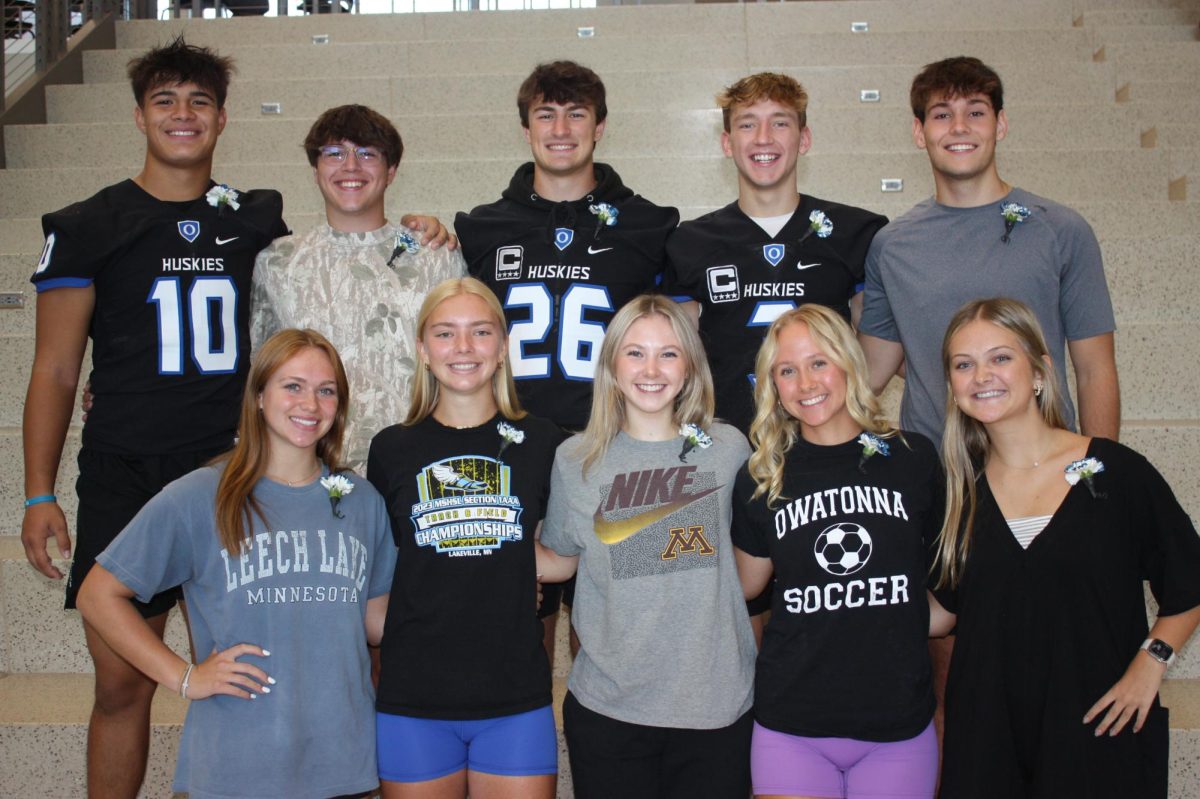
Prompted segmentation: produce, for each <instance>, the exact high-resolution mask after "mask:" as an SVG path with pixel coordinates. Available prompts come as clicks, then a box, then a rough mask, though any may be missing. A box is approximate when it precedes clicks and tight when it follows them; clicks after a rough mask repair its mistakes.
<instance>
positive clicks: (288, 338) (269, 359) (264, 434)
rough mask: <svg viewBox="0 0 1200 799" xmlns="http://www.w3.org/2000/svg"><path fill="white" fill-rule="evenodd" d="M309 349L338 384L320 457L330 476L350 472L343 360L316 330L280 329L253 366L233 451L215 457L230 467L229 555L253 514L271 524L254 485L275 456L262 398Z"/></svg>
mask: <svg viewBox="0 0 1200 799" xmlns="http://www.w3.org/2000/svg"><path fill="white" fill-rule="evenodd" d="M308 349H313V350H319V351H320V352H322V353H324V354H325V357H327V358H328V359H329V363H330V364H331V365H332V366H333V377H334V382H335V383H336V386H337V411H336V412H335V413H334V416H333V425H332V426H330V428H329V432H327V433H326V434H325V435H324V436H322V437H321V440H320V441H318V442H317V453H316V454H317V458H319V459H320V460H321V462H322V463H324V464H325V466H327V467H328V468H329V471H330V473H334V472H339V471H344V470H345V469H346V466H345V465H344V464H342V462H341V460H342V436H343V435H344V434H345V432H346V415H347V414H348V413H349V412H350V383H349V382H348V381H347V380H346V369H345V367H344V366H342V359H341V358H340V357H339V356H338V351H337V349H336V348H334V346H333V345H332V344H330V343H329V339H327V338H325V337H324V336H322V335H321V334H320V333H318V332H317V331H315V330H309V329H304V330H298V329H296V328H288V329H286V330H280V331H279V332H278V333H276V334H275V335H273V336H271V337H270V338H269V339H267V340H266V341H265V342H263V345H262V346H261V347H259V348H258V352H256V353H255V354H254V361H253V362H252V363H251V364H250V373H249V375H247V377H246V387H245V388H244V389H243V390H242V410H241V418H240V420H239V421H238V438H237V443H236V444H234V447H233V449H232V450H230V451H229V452H226V453H224V454H223V455H219V456H217V457H216V458H214V459H213V463H221V462H224V463H225V469H224V470H223V471H222V472H221V479H220V480H219V481H218V482H217V498H216V517H217V538H219V539H220V541H221V546H222V547H223V548H224V549H225V551H226V552H228V553H229V554H230V555H235V554H237V553H239V552H241V551H242V547H243V545H244V543H245V540H246V533H247V532H248V530H247V528H248V526H249V525H250V524H251V523H252V522H251V518H252V516H257V517H258V518H260V519H262V520H263V521H264V522H265V521H266V517H264V516H263V512H262V507H261V506H260V505H259V504H258V501H257V500H256V499H255V498H254V486H255V485H256V484H257V483H258V481H259V480H260V479H261V478H262V476H263V475H265V474H266V473H267V461H268V460H269V459H270V454H271V452H270V450H271V441H270V438H269V436H270V429H269V428H268V427H267V422H266V420H265V419H264V418H263V415H262V413H261V412H260V410H259V406H258V400H259V397H260V396H262V393H263V391H264V390H265V389H266V387H267V383H268V382H270V380H271V377H272V376H273V375H274V374H275V373H276V372H277V371H279V369H280V368H281V367H283V365H284V364H285V363H287V362H288V361H290V360H291V359H292V358H294V357H296V356H297V355H299V354H301V353H302V352H304V350H308Z"/></svg>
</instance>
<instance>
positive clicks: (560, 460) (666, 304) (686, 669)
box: [538, 295, 754, 799]
mask: <svg viewBox="0 0 1200 799" xmlns="http://www.w3.org/2000/svg"><path fill="white" fill-rule="evenodd" d="M748 454H749V446H748V445H747V443H746V440H745V438H743V437H742V435H741V434H740V433H739V432H738V431H737V430H736V429H734V428H732V427H730V426H729V425H725V424H721V423H717V422H714V421H713V388H712V378H711V376H710V373H709V369H708V362H707V359H706V358H705V355H704V350H703V347H702V345H701V344H700V341H699V337H698V334H697V333H696V331H695V328H694V327H693V326H692V324H691V322H690V320H688V319H687V317H686V316H684V314H683V312H682V311H681V310H680V309H679V308H678V306H677V305H676V303H674V302H673V301H671V300H670V299H669V298H666V297H663V296H652V295H644V296H641V297H638V298H636V299H634V300H633V301H631V302H630V303H629V304H628V305H626V306H625V307H624V308H622V309H621V310H620V311H619V312H618V313H617V315H616V316H615V317H614V318H613V321H612V323H611V324H610V325H609V328H608V333H607V335H606V336H605V338H604V343H603V345H602V346H601V350H600V357H599V361H598V365H597V371H596V375H595V383H594V388H593V400H592V412H591V417H590V419H589V421H588V426H587V428H586V430H585V431H584V432H583V433H582V434H581V435H578V436H575V437H574V438H572V439H570V440H568V441H567V442H565V443H564V444H562V445H561V446H560V447H559V448H558V453H557V457H556V459H555V462H554V471H553V473H552V476H551V486H550V503H549V507H548V510H547V514H546V521H545V526H544V528H543V531H542V538H541V543H542V544H543V545H544V546H543V547H541V548H540V550H539V564H538V571H539V572H541V573H542V575H543V579H544V580H546V581H549V582H553V581H556V580H561V579H566V578H567V577H569V576H570V575H571V574H573V573H575V572H576V570H578V584H577V588H576V595H575V604H574V605H573V607H572V615H573V622H574V625H575V629H576V630H577V631H578V633H579V639H580V643H581V649H580V652H579V654H578V656H577V657H576V659H575V664H574V667H573V669H572V671H571V677H570V681H569V685H568V688H569V693H568V695H567V699H566V702H565V704H564V706H563V722H564V732H565V734H566V738H567V744H568V746H569V750H570V760H571V772H572V779H573V781H574V785H575V796H576V797H578V799H588V797H612V796H689V797H714V798H720V799H724V798H725V797H728V798H729V799H744V797H745V796H746V795H747V794H748V793H749V788H750V783H749V735H750V723H751V722H750V716H749V712H748V711H749V709H750V706H751V704H752V702H753V696H752V678H753V668H754V637H753V634H752V633H751V630H750V622H749V618H748V616H747V614H746V605H745V602H744V600H743V596H742V590H741V587H740V585H739V584H738V578H737V569H736V565H735V563H734V559H733V548H732V545H731V544H730V540H729V525H730V516H731V504H730V503H731V497H732V492H733V482H734V477H735V475H736V472H737V470H738V468H739V467H740V466H741V464H742V463H743V462H744V461H745V459H746V457H747V455H748Z"/></svg>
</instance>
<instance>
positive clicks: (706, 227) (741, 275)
mask: <svg viewBox="0 0 1200 799" xmlns="http://www.w3.org/2000/svg"><path fill="white" fill-rule="evenodd" d="M814 211H821V212H823V213H824V214H825V216H826V218H827V219H828V220H829V221H830V222H831V223H832V224H833V229H832V231H830V233H829V235H828V236H826V237H821V236H819V235H818V234H817V233H816V232H812V231H811V230H810V225H811V223H810V221H809V217H810V216H811V215H812V213H813V212H814ZM885 224H887V217H883V216H880V215H879V214H874V213H871V212H870V211H865V210H863V209H862V208H855V207H853V206H850V205H842V204H841V203H835V202H830V201H829V200H822V199H820V198H818V197H810V196H808V195H802V196H801V197H800V205H799V207H797V208H796V211H795V213H794V214H793V215H792V218H791V219H789V220H788V222H787V224H786V225H784V226H783V228H782V229H781V230H780V231H779V235H777V236H774V237H771V236H768V235H767V232H766V231H765V230H763V229H762V228H761V227H759V225H758V223H757V222H755V221H754V220H753V219H751V218H750V217H748V216H746V215H745V214H744V213H743V212H742V210H741V209H740V208H739V207H738V204H737V203H736V202H733V203H730V204H729V205H727V206H725V207H724V208H721V209H720V210H717V211H713V212H712V213H709V214H705V215H704V216H702V217H699V218H698V219H693V220H691V221H688V222H684V223H683V224H681V225H680V226H679V230H678V231H676V232H675V234H674V235H673V236H671V239H670V241H668V242H667V256H668V265H667V271H666V273H665V275H664V277H663V291H664V292H666V293H667V294H670V295H672V296H675V297H677V298H680V299H692V300H695V301H696V302H698V303H700V305H701V306H702V307H703V309H704V310H703V313H701V315H700V333H701V335H702V336H703V337H704V345H705V347H706V348H707V350H708V360H709V363H710V365H711V366H712V372H713V383H714V384H715V386H716V391H717V415H718V416H720V417H721V418H722V419H725V420H726V421H728V422H729V423H730V424H733V425H734V426H735V427H737V428H738V429H739V430H741V431H742V432H743V433H747V432H748V431H749V429H750V422H752V421H753V420H754V396H753V390H754V384H753V382H752V381H753V375H754V358H755V356H757V354H758V348H759V345H760V344H762V340H763V335H764V334H765V333H766V332H767V327H768V326H770V324H771V322H773V321H775V319H776V318H778V317H779V316H780V314H782V313H784V312H785V311H788V310H791V309H792V308H795V307H796V306H798V305H803V304H804V303H808V302H815V303H818V304H820V305H826V306H828V307H830V308H833V309H834V310H836V311H838V312H839V313H841V314H842V315H843V316H844V317H846V319H847V320H849V318H850V305H849V302H850V298H851V297H853V296H854V295H855V294H857V293H858V292H859V291H861V290H862V284H863V281H864V279H865V277H864V275H865V274H866V272H865V268H866V267H865V263H866V258H867V249H868V248H869V247H870V245H871V239H873V238H874V237H875V234H876V233H877V232H878V231H879V229H880V228H881V227H883V226H884V225H885Z"/></svg>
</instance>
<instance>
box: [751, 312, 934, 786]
mask: <svg viewBox="0 0 1200 799" xmlns="http://www.w3.org/2000/svg"><path fill="white" fill-rule="evenodd" d="M755 377H756V383H755V405H756V414H755V419H754V423H753V425H752V426H751V428H750V441H751V443H752V444H753V446H754V447H755V451H754V453H753V454H752V455H751V456H750V460H749V462H748V463H747V464H746V465H745V466H744V467H743V468H742V470H741V472H740V473H739V475H738V480H737V485H736V488H735V494H734V512H735V515H734V525H733V542H734V544H735V545H736V546H737V550H736V554H737V560H738V571H739V574H740V576H741V579H742V587H743V589H744V590H745V593H746V596H748V597H750V596H754V595H755V594H756V593H757V592H759V591H761V590H762V588H763V586H764V585H766V583H767V580H768V579H769V577H770V576H771V574H772V572H774V574H775V576H776V584H775V590H774V595H773V599H772V613H771V619H770V621H769V622H768V623H767V627H766V630H765V631H764V635H763V643H762V649H761V651H760V652H759V656H758V664H757V671H756V677H755V708H754V710H755V719H756V721H755V725H754V737H753V742H752V744H751V774H752V779H753V782H754V793H755V794H756V795H760V796H761V795H772V796H805V797H812V796H820V797H857V796H872V797H922V796H924V797H932V796H933V792H934V787H935V784H936V778H937V740H936V736H935V733H934V730H933V725H932V718H933V710H934V698H933V690H932V685H931V679H930V665H929V655H928V649H927V646H926V640H927V636H928V631H929V605H928V598H927V593H926V589H925V575H926V571H927V568H928V565H927V558H926V552H927V551H928V550H929V544H930V543H931V541H932V539H933V537H934V536H935V535H936V533H937V530H938V528H939V526H940V524H941V521H942V507H943V484H942V479H941V469H940V467H939V464H938V459H937V454H936V452H935V451H934V448H933V445H932V444H931V443H930V442H929V441H928V440H927V439H925V438H924V437H922V436H920V435H917V434H913V433H904V434H901V433H900V432H899V431H897V430H895V429H893V428H891V427H890V426H888V424H887V423H886V422H885V421H884V420H883V418H882V415H881V413H880V411H879V405H878V402H877V400H876V399H875V396H874V395H873V394H872V392H871V390H870V387H869V385H868V383H867V371H866V365H865V361H864V358H863V354H862V350H861V349H860V348H859V346H858V343H857V342H856V341H855V339H854V334H853V332H852V331H851V329H850V326H849V325H848V324H847V323H846V322H845V321H844V320H843V319H842V318H841V317H840V316H839V315H838V314H837V313H836V312H834V311H831V310H830V309H828V308H825V307H823V306H819V305H812V304H809V305H803V306H801V307H800V308H797V309H794V310H791V311H788V312H787V313H785V314H783V315H782V316H780V317H779V318H778V319H777V320H776V321H775V322H774V323H773V324H772V325H771V328H770V330H769V331H768V333H767V336H766V338H765V339H764V341H763V345H762V347H761V349H760V350H759V353H758V359H757V362H756V367H755Z"/></svg>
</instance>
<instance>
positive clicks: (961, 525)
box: [934, 297, 1067, 587]
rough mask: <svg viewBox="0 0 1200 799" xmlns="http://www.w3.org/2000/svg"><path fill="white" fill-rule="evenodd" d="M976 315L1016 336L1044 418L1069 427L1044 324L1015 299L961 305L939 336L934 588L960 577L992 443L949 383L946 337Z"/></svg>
mask: <svg viewBox="0 0 1200 799" xmlns="http://www.w3.org/2000/svg"><path fill="white" fill-rule="evenodd" d="M976 320H982V321H984V322H991V323H992V324H994V325H996V326H997V327H1000V328H1003V329H1004V330H1007V331H1008V332H1010V333H1012V334H1013V335H1014V336H1016V338H1017V341H1018V343H1019V344H1020V345H1021V351H1022V352H1023V353H1024V354H1025V358H1026V360H1027V361H1028V363H1029V366H1030V368H1031V369H1033V375H1034V378H1035V379H1039V378H1040V379H1041V381H1042V393H1041V394H1040V395H1038V396H1035V398H1034V400H1035V402H1036V403H1037V406H1038V410H1039V411H1040V413H1041V417H1042V421H1044V422H1045V423H1046V424H1047V425H1048V426H1050V427H1056V428H1063V429H1065V428H1066V426H1067V423H1066V419H1065V418H1064V416H1063V412H1062V402H1061V401H1062V394H1061V392H1060V391H1059V387H1058V377H1057V375H1056V373H1055V369H1054V362H1053V360H1051V358H1050V354H1049V350H1048V348H1047V347H1046V338H1045V336H1043V335H1042V327H1041V325H1039V324H1038V321H1037V317H1036V316H1035V315H1034V313H1033V311H1031V310H1030V309H1029V306H1028V305H1026V304H1025V303H1023V302H1021V301H1019V300H1011V299H1008V298H1006V297H994V298H992V299H986V300H973V301H971V302H968V303H967V304H966V305H964V306H963V307H961V308H959V309H958V312H957V313H955V314H954V316H953V318H951V320H950V325H949V326H948V327H947V328H946V336H945V338H943V339H942V370H943V374H944V375H945V378H946V429H945V432H944V434H943V435H942V462H943V463H944V464H945V467H946V516H945V519H944V520H943V522H942V532H941V535H940V537H939V539H938V547H937V558H936V560H935V563H934V569H935V570H936V571H938V572H940V575H939V577H938V583H937V585H938V587H943V586H950V587H954V586H957V585H958V581H959V578H961V577H962V571H963V566H964V565H966V562H967V553H968V552H969V551H970V548H971V535H972V532H973V531H974V527H975V509H976V488H975V486H976V483H977V482H978V480H979V476H980V474H981V473H982V471H983V467H984V465H985V464H986V462H987V455H988V451H989V449H990V447H991V442H990V441H989V439H988V435H987V430H986V429H985V428H984V426H983V425H982V424H981V423H980V422H979V421H977V420H976V419H973V418H971V417H970V416H967V415H966V414H965V413H963V412H962V410H960V409H959V407H958V404H957V403H956V402H955V401H954V389H953V388H952V387H951V385H950V369H951V366H952V364H951V358H952V357H953V353H952V352H951V350H950V342H951V340H952V339H953V338H954V336H955V335H956V334H957V333H958V331H960V330H962V329H963V328H964V327H966V326H967V325H969V324H970V323H971V322H974V321H976Z"/></svg>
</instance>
